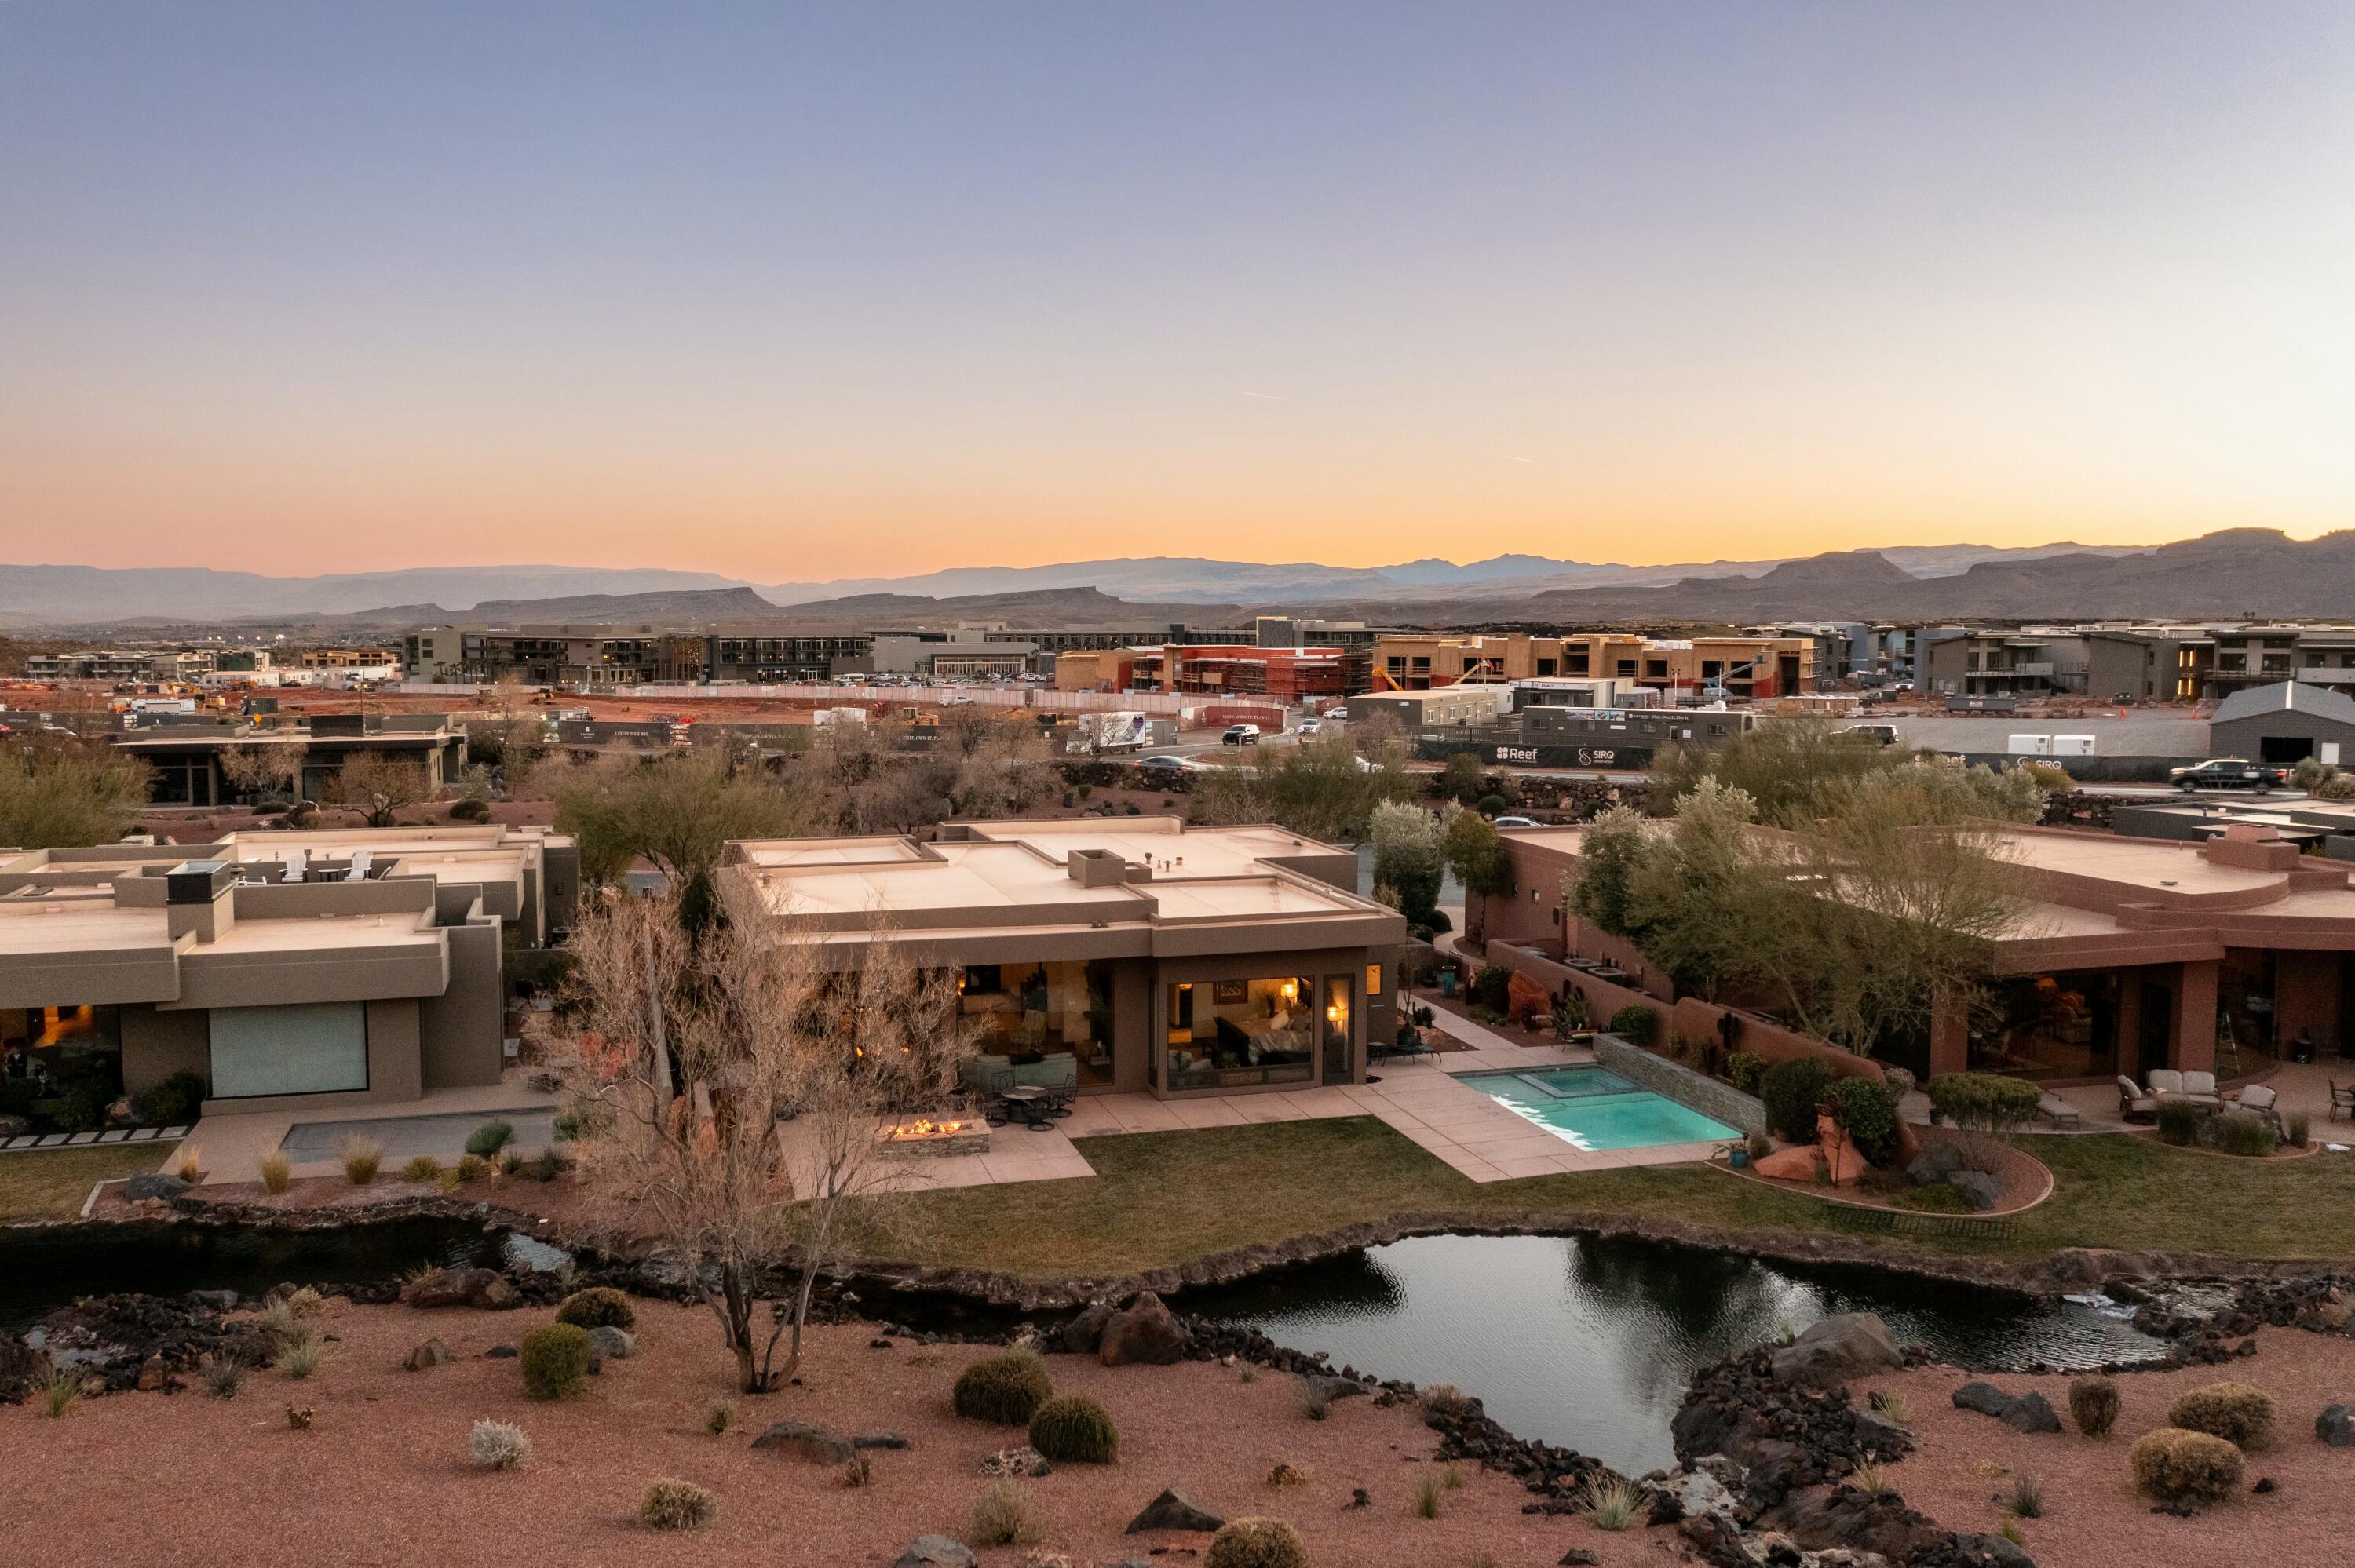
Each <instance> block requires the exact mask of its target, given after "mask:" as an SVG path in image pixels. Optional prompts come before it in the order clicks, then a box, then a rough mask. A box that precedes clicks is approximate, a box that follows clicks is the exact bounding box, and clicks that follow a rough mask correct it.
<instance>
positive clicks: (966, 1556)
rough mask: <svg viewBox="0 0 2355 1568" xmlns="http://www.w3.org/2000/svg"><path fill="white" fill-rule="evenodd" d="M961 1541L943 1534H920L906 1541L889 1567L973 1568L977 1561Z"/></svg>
mask: <svg viewBox="0 0 2355 1568" xmlns="http://www.w3.org/2000/svg"><path fill="white" fill-rule="evenodd" d="M977 1561H978V1559H976V1558H975V1556H974V1554H973V1552H971V1550H970V1549H968V1548H967V1547H966V1546H965V1544H964V1542H961V1541H951V1540H950V1539H949V1538H948V1537H947V1536H945V1535H920V1536H918V1537H916V1539H915V1540H913V1541H911V1542H909V1543H908V1550H907V1551H905V1552H901V1553H900V1558H899V1561H898V1562H896V1563H892V1564H891V1568H974V1564H975V1562H977Z"/></svg>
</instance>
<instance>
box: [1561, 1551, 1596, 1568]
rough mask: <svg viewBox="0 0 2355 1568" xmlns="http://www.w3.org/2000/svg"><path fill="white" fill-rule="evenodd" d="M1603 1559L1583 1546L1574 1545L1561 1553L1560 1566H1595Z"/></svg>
mask: <svg viewBox="0 0 2355 1568" xmlns="http://www.w3.org/2000/svg"><path fill="white" fill-rule="evenodd" d="M1602 1561H1603V1559H1602V1558H1600V1557H1597V1556H1596V1555H1594V1553H1593V1552H1590V1551H1588V1550H1587V1549H1586V1548H1585V1547H1583V1546H1573V1547H1572V1548H1571V1549H1570V1550H1569V1551H1567V1552H1563V1553H1562V1554H1561V1560H1560V1568H1595V1564H1596V1563H1601V1562H1602Z"/></svg>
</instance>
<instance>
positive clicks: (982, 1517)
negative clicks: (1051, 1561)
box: [964, 1476, 1047, 1546]
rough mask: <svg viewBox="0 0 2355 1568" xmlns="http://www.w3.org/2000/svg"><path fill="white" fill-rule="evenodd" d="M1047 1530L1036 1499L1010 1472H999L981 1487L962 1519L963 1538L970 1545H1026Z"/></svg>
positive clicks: (1042, 1535)
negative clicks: (1009, 1474)
mask: <svg viewBox="0 0 2355 1568" xmlns="http://www.w3.org/2000/svg"><path fill="white" fill-rule="evenodd" d="M1046 1533H1047V1521H1046V1520H1044V1519H1043V1518H1041V1517H1040V1515H1039V1500H1038V1499H1036V1498H1034V1497H1032V1496H1031V1495H1030V1489H1029V1488H1028V1487H1026V1486H1024V1485H1023V1484H1022V1483H1021V1482H1020V1481H1018V1480H1016V1479H1015V1478H1013V1477H1011V1476H1001V1477H999V1478H997V1479H996V1480H994V1481H992V1482H990V1483H989V1485H987V1486H986V1487H984V1488H982V1489H981V1495H980V1496H979V1497H977V1498H975V1499H973V1514H972V1517H970V1518H968V1519H967V1520H965V1524H964V1539H965V1542H966V1544H968V1545H971V1546H1028V1545H1029V1544H1030V1543H1031V1542H1034V1541H1038V1540H1039V1539H1041V1538H1042V1537H1044V1536H1045V1535H1046Z"/></svg>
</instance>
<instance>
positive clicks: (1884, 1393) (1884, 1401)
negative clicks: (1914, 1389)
mask: <svg viewBox="0 0 2355 1568" xmlns="http://www.w3.org/2000/svg"><path fill="white" fill-rule="evenodd" d="M1870 1404H1871V1405H1872V1408H1873V1409H1875V1410H1877V1411H1879V1412H1881V1414H1883V1415H1886V1416H1887V1417H1889V1419H1890V1420H1891V1421H1893V1422H1895V1423H1896V1424H1897V1425H1900V1426H1911V1425H1913V1402H1912V1401H1911V1400H1909V1399H1907V1398H1906V1397H1905V1396H1904V1395H1903V1394H1902V1393H1896V1392H1895V1391H1893V1390H1881V1389H1876V1390H1874V1391H1873V1394H1872V1397H1871V1400H1870Z"/></svg>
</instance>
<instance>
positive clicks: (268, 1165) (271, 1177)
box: [254, 1149, 294, 1192]
mask: <svg viewBox="0 0 2355 1568" xmlns="http://www.w3.org/2000/svg"><path fill="white" fill-rule="evenodd" d="M254 1163H255V1164H256V1165H259V1166H260V1167H261V1185H262V1186H263V1187H264V1188H265V1189H267V1190H268V1191H270V1192H284V1191H286V1189H287V1188H288V1187H290V1186H292V1185H293V1181H294V1162H293V1160H289V1159H288V1158H287V1157H286V1156H285V1155H283V1154H282V1153H280V1152H279V1151H278V1150H275V1149H272V1150H267V1151H265V1152H263V1153H261V1154H259V1155H256V1156H255V1157H254Z"/></svg>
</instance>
